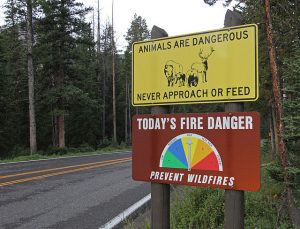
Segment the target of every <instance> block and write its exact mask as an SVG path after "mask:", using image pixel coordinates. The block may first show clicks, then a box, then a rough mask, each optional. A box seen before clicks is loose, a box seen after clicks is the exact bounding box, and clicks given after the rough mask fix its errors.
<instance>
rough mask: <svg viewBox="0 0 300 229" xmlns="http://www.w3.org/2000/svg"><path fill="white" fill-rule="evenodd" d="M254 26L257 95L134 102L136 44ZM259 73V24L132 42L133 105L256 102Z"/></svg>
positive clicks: (256, 92) (257, 92)
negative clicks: (196, 99)
mask: <svg viewBox="0 0 300 229" xmlns="http://www.w3.org/2000/svg"><path fill="white" fill-rule="evenodd" d="M249 27H253V28H254V35H255V38H254V43H255V45H254V49H255V55H254V57H255V60H254V63H255V71H254V72H255V79H254V80H255V86H254V88H255V91H254V94H255V96H254V97H252V98H236V99H232V98H230V99H213V100H204V101H202V100H200V101H194V100H193V101H188V100H185V101H174V102H169V101H168V102H165V103H164V102H142V103H134V101H135V98H134V89H135V87H134V62H135V61H134V46H135V45H136V44H143V43H150V42H154V41H165V40H170V39H174V38H184V37H188V36H195V35H204V34H209V33H215V32H222V31H228V30H234V29H241V28H249ZM258 77H259V74H258V26H257V24H246V25H240V26H232V27H226V28H222V29H217V30H209V31H205V32H199V33H190V34H184V35H178V36H172V37H163V38H158V39H151V40H146V41H139V42H134V43H133V44H132V77H131V79H132V81H131V84H132V92H131V103H132V106H161V105H186V104H201V103H204V104H207V103H228V102H254V101H256V100H257V99H258V98H259V78H258Z"/></svg>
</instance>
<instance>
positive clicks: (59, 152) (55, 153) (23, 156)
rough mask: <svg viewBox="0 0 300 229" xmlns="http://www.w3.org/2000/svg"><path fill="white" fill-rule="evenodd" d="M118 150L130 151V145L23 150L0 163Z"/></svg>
mask: <svg viewBox="0 0 300 229" xmlns="http://www.w3.org/2000/svg"><path fill="white" fill-rule="evenodd" d="M120 150H126V151H127V150H128V151H131V147H112V146H108V147H105V148H102V149H99V150H96V151H95V150H91V149H89V150H83V149H74V148H70V149H68V148H64V149H55V150H48V151H38V152H37V153H35V154H32V155H30V152H29V151H26V150H23V151H22V152H18V154H17V155H16V156H11V157H10V158H6V159H2V160H0V163H7V162H19V161H30V160H41V159H51V158H59V157H72V156H85V155H94V154H102V153H108V152H117V151H120Z"/></svg>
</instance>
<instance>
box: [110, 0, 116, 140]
mask: <svg viewBox="0 0 300 229" xmlns="http://www.w3.org/2000/svg"><path fill="white" fill-rule="evenodd" d="M111 33H112V35H111V44H112V84H113V101H112V102H113V141H114V142H117V121H116V83H115V77H116V76H115V43H114V2H113V1H112V32H111Z"/></svg>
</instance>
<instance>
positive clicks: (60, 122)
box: [57, 45, 65, 148]
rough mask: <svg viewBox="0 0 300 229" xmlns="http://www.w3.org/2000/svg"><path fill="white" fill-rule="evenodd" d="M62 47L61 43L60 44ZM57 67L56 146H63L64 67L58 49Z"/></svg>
mask: <svg viewBox="0 0 300 229" xmlns="http://www.w3.org/2000/svg"><path fill="white" fill-rule="evenodd" d="M61 47H63V45H61ZM59 52H60V53H59V58H60V60H59V67H58V76H57V87H58V89H59V92H60V98H59V99H58V108H59V114H58V117H57V125H58V147H59V148H64V147H65V114H64V113H65V107H64V99H63V95H62V93H63V89H64V67H63V58H62V51H61V49H60V50H59Z"/></svg>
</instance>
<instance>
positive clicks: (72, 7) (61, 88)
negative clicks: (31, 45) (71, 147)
mask: <svg viewBox="0 0 300 229" xmlns="http://www.w3.org/2000/svg"><path fill="white" fill-rule="evenodd" d="M40 4H41V11H42V12H43V14H44V17H42V18H41V19H40V20H39V23H38V25H37V30H38V33H39V36H38V46H39V52H40V53H39V54H40V56H41V64H42V68H43V69H42V72H43V77H45V76H47V78H48V79H47V81H48V82H47V83H46V84H45V86H44V87H45V88H44V89H45V90H46V91H47V92H48V95H47V99H48V105H50V107H51V113H52V128H53V144H54V145H57V146H58V147H60V148H63V147H65V118H66V108H67V105H68V104H67V100H68V94H67V93H66V92H67V91H66V90H65V89H66V87H67V86H68V85H70V84H72V81H73V79H72V69H71V67H72V65H73V64H74V61H75V60H76V58H78V57H76V56H74V53H73V52H72V50H74V48H75V47H76V45H77V44H78V43H80V41H81V37H80V35H81V30H82V28H83V27H84V26H85V24H86V23H85V22H84V16H85V15H86V14H87V12H88V11H90V9H88V8H84V7H83V4H82V3H77V2H75V0H62V1H59V0H54V1H45V0H44V1H41V2H40ZM53 22H55V23H53Z"/></svg>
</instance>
